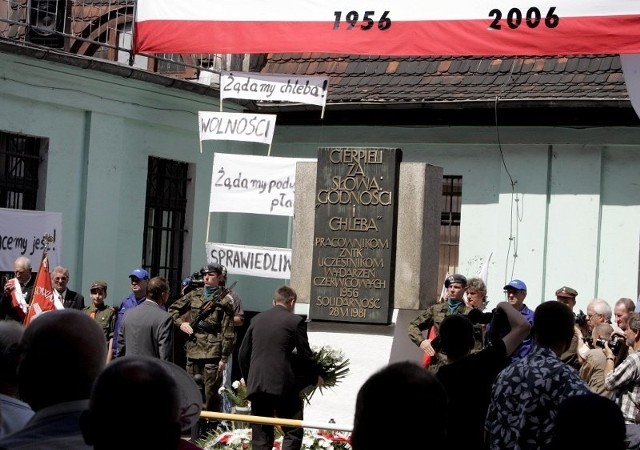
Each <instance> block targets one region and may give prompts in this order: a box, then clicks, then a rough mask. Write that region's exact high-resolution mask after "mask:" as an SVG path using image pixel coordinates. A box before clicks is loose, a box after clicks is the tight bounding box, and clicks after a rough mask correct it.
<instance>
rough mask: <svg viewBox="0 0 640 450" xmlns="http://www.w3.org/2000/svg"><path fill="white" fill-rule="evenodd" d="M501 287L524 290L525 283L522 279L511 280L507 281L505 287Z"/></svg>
mask: <svg viewBox="0 0 640 450" xmlns="http://www.w3.org/2000/svg"><path fill="white" fill-rule="evenodd" d="M502 289H504V290H505V291H506V290H507V289H515V290H516V291H526V290H527V285H526V284H524V281H520V280H511V281H509V284H507V285H505V287H503V288H502Z"/></svg>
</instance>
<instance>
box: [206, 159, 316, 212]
mask: <svg viewBox="0 0 640 450" xmlns="http://www.w3.org/2000/svg"><path fill="white" fill-rule="evenodd" d="M299 161H311V162H314V161H315V159H312V158H281V157H275V156H253V155H230V154H227V153H214V155H213V174H212V176H211V196H210V201H209V211H210V212H214V211H217V212H239V213H250V214H269V215H276V216H293V200H294V188H295V184H296V163H297V162H299Z"/></svg>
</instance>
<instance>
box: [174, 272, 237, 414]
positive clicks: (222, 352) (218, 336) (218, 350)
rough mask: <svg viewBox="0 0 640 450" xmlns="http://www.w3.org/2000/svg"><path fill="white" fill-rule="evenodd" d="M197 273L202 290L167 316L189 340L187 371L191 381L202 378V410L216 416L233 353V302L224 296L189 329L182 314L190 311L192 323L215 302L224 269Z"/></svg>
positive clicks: (178, 302)
mask: <svg viewBox="0 0 640 450" xmlns="http://www.w3.org/2000/svg"><path fill="white" fill-rule="evenodd" d="M200 273H201V274H202V276H203V279H204V287H203V288H197V289H194V290H193V291H191V292H189V293H188V294H186V295H184V296H182V297H180V298H179V299H178V300H176V301H175V302H174V303H172V304H171V306H170V307H169V314H171V316H172V317H173V321H174V323H175V324H176V326H178V327H179V328H180V330H181V331H182V332H183V333H186V334H188V335H189V336H190V338H189V340H188V341H187V343H186V345H185V349H186V353H187V367H186V369H187V372H188V373H189V375H191V376H192V377H195V376H196V375H200V376H202V381H203V383H204V397H205V400H204V409H206V410H207V411H216V412H218V411H220V395H219V394H218V389H219V388H220V385H221V383H222V374H223V373H224V368H225V366H226V364H227V359H228V358H229V355H230V354H231V352H232V351H233V338H234V332H233V314H234V313H233V299H232V297H231V296H230V295H226V296H225V297H224V298H222V299H220V301H216V303H215V304H214V306H213V307H212V309H211V310H210V312H209V314H208V315H207V316H206V317H204V318H203V319H202V320H200V321H199V322H198V323H197V324H196V325H195V326H194V327H193V328H192V327H191V323H190V322H189V321H188V320H186V319H185V316H184V314H185V313H186V312H187V311H189V310H190V311H191V320H195V319H196V318H197V317H198V314H199V313H200V311H201V309H202V308H203V307H204V306H205V305H206V303H207V302H208V301H209V300H211V299H216V297H217V296H218V290H219V289H220V281H221V280H222V278H223V268H222V266H221V265H220V264H208V265H206V266H204V267H203V268H202V269H201V270H200ZM187 316H188V315H187Z"/></svg>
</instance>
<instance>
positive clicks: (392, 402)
mask: <svg viewBox="0 0 640 450" xmlns="http://www.w3.org/2000/svg"><path fill="white" fill-rule="evenodd" d="M446 405H447V394H446V392H445V390H444V387H443V386H442V385H441V384H440V382H439V381H438V380H437V379H436V377H435V375H433V374H432V373H431V372H429V371H428V370H427V369H425V368H423V367H422V366H419V365H418V364H416V363H413V362H410V361H404V362H397V363H392V364H389V365H388V366H386V367H384V368H383V369H381V370H379V371H378V372H376V373H374V374H373V375H371V376H370V377H369V378H368V379H367V381H365V383H364V384H363V385H362V387H361V388H360V390H359V391H358V397H357V399H356V410H355V415H354V421H353V432H352V433H351V443H352V448H353V450H388V449H412V448H424V447H425V439H428V441H429V445H428V448H429V449H430V450H439V449H441V448H442V447H443V442H444V437H445V422H446V418H445V416H446V414H445V413H444V411H445V410H446ZM416 408H418V410H419V412H417V413H416ZM394 430H395V431H394Z"/></svg>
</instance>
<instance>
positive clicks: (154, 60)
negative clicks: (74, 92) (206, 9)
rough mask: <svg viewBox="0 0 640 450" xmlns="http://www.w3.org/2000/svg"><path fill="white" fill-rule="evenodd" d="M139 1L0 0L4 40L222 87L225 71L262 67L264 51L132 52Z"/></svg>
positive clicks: (1, 30) (0, 24) (253, 69)
mask: <svg viewBox="0 0 640 450" xmlns="http://www.w3.org/2000/svg"><path fill="white" fill-rule="evenodd" d="M135 7H136V1H135V0H0V40H4V41H12V42H15V43H16V44H19V45H25V46H30V47H36V48H42V47H44V48H47V49H51V50H52V51H57V52H63V53H69V54H74V55H78V56H80V57H87V58H97V59H102V60H107V61H112V62H115V63H118V64H123V65H127V66H134V67H136V68H139V69H142V70H146V71H149V72H153V73H157V74H161V75H165V76H169V77H172V78H179V79H183V80H191V81H194V82H199V83H203V84H207V85H211V86H213V87H218V86H219V80H220V78H219V74H220V71H222V70H241V71H247V72H250V71H259V70H260V65H261V64H262V61H263V55H226V54H224V55H223V54H189V55H182V54H154V55H151V54H140V55H135V56H134V55H133V54H132V52H131V44H132V41H133V39H132V30H133V20H134V14H135Z"/></svg>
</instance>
